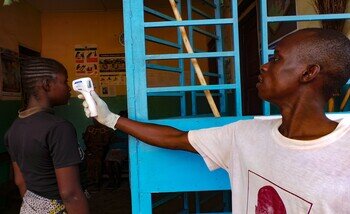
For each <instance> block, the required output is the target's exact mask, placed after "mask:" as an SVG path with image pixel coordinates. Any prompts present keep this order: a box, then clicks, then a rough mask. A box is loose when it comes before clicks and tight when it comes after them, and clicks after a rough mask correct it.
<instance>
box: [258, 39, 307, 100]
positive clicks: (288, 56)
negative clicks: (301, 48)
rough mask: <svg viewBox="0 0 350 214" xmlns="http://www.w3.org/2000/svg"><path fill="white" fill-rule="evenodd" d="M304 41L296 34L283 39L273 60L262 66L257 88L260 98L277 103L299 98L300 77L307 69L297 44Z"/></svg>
mask: <svg viewBox="0 0 350 214" xmlns="http://www.w3.org/2000/svg"><path fill="white" fill-rule="evenodd" d="M302 39H303V36H302V35H299V34H296V35H291V36H288V37H286V38H284V39H282V40H281V41H280V42H279V44H278V45H277V47H276V49H275V53H274V56H273V58H272V60H271V61H270V62H268V63H266V64H264V65H262V66H261V72H260V75H259V82H258V83H257V85H256V87H257V88H258V91H259V96H260V98H262V99H264V100H267V101H270V102H272V103H275V104H277V105H279V104H282V103H284V102H285V101H287V102H288V100H289V99H290V98H291V97H293V96H298V89H299V87H300V85H299V84H300V81H299V79H300V75H301V74H302V72H303V71H304V70H305V69H306V66H305V64H304V63H302V62H301V60H300V57H298V55H299V54H300V53H298V48H296V45H295V44H297V43H299V42H300V41H301V40H302Z"/></svg>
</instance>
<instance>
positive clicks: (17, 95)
mask: <svg viewBox="0 0 350 214" xmlns="http://www.w3.org/2000/svg"><path fill="white" fill-rule="evenodd" d="M0 90H1V91H0V92H1V94H0V98H1V100H20V99H21V76H20V63H19V57H18V53H16V52H13V51H11V50H7V49H2V48H0Z"/></svg>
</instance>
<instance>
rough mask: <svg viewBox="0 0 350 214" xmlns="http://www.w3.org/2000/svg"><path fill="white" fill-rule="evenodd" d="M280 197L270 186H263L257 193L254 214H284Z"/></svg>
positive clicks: (284, 210) (284, 209)
mask: <svg viewBox="0 0 350 214" xmlns="http://www.w3.org/2000/svg"><path fill="white" fill-rule="evenodd" d="M286 213H287V212H286V208H285V206H284V204H283V201H282V199H281V197H280V196H279V195H278V193H277V191H276V190H275V189H274V188H273V187H272V186H264V187H262V188H260V190H259V192H258V204H257V205H256V206H255V214H286Z"/></svg>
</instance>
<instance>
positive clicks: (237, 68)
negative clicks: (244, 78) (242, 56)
mask: <svg viewBox="0 0 350 214" xmlns="http://www.w3.org/2000/svg"><path fill="white" fill-rule="evenodd" d="M231 10H232V12H231V13H232V18H233V20H235V22H232V31H233V32H232V35H233V44H234V48H235V51H237V55H235V57H234V61H235V80H236V81H235V83H236V85H237V90H236V97H235V98H236V116H242V93H241V73H240V70H241V69H240V61H239V30H238V18H239V17H238V5H237V1H234V0H233V1H232V8H231Z"/></svg>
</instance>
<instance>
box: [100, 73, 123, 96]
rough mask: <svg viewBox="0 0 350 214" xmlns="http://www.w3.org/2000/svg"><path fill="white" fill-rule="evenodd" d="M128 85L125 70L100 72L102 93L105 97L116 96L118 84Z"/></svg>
mask: <svg viewBox="0 0 350 214" xmlns="http://www.w3.org/2000/svg"><path fill="white" fill-rule="evenodd" d="M125 85H126V81H125V72H118V73H116V74H100V86H101V88H100V94H101V96H103V97H111V96H116V95H118V94H120V93H118V92H117V88H118V86H124V87H125Z"/></svg>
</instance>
